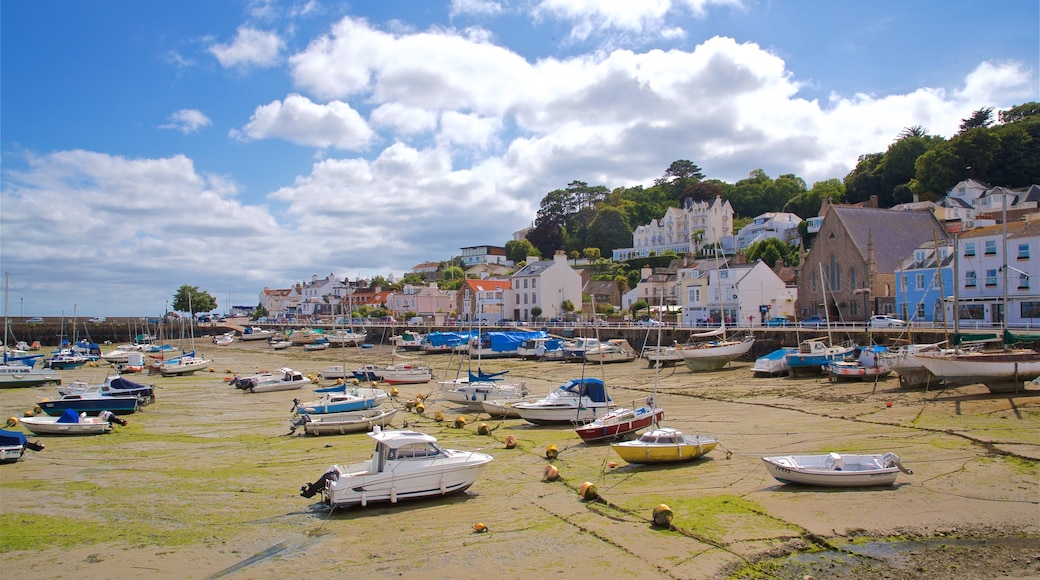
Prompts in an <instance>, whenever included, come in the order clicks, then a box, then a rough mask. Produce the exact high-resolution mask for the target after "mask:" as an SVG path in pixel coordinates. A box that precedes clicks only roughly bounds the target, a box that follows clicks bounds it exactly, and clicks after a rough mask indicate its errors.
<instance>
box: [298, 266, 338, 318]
mask: <svg viewBox="0 0 1040 580" xmlns="http://www.w3.org/2000/svg"><path fill="white" fill-rule="evenodd" d="M346 293H347V283H346V281H345V280H337V279H336V276H335V275H333V274H329V275H328V276H325V277H324V278H318V276H317V275H313V276H311V281H310V282H308V283H306V284H303V285H302V286H301V290H300V304H299V307H298V308H297V316H301V317H304V318H308V319H310V318H315V317H318V316H331V315H333V314H335V312H334V310H335V309H337V308H338V304H339V299H340V298H342V297H343V296H345V295H346Z"/></svg>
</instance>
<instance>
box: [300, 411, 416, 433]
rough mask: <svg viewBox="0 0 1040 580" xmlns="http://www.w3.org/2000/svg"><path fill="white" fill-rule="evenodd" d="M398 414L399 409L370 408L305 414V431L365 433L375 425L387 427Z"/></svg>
mask: <svg viewBox="0 0 1040 580" xmlns="http://www.w3.org/2000/svg"><path fill="white" fill-rule="evenodd" d="M396 414H397V409H370V410H365V411H353V412H347V413H330V414H325V415H315V416H313V417H312V416H310V415H305V416H301V419H303V432H304V433H306V434H307V435H314V436H319V435H345V434H347V433H364V432H367V431H371V430H373V429H374V428H375V427H380V428H382V427H386V426H387V425H389V424H390V420H391V419H393V417H394V415H396Z"/></svg>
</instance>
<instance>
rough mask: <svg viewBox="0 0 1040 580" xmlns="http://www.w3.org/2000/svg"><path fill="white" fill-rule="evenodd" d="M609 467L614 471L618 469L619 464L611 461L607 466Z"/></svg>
mask: <svg viewBox="0 0 1040 580" xmlns="http://www.w3.org/2000/svg"><path fill="white" fill-rule="evenodd" d="M607 467H609V468H611V469H614V468H615V467H617V463H615V462H613V461H611V462H610V463H608V464H607Z"/></svg>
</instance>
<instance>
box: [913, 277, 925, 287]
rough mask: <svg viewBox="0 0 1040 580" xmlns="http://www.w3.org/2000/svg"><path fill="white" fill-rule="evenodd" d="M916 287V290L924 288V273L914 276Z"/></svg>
mask: <svg viewBox="0 0 1040 580" xmlns="http://www.w3.org/2000/svg"><path fill="white" fill-rule="evenodd" d="M914 288H915V289H916V290H924V274H918V275H917V276H915V277H914Z"/></svg>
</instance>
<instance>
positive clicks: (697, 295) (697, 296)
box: [687, 286, 701, 304]
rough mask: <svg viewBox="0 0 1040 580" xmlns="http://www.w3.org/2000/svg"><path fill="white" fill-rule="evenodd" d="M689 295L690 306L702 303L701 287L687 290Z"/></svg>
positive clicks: (692, 287)
mask: <svg viewBox="0 0 1040 580" xmlns="http://www.w3.org/2000/svg"><path fill="white" fill-rule="evenodd" d="M687 294H688V298H687V302H689V303H690V304H700V303H701V288H700V286H691V287H689V288H688V289H687Z"/></svg>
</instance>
